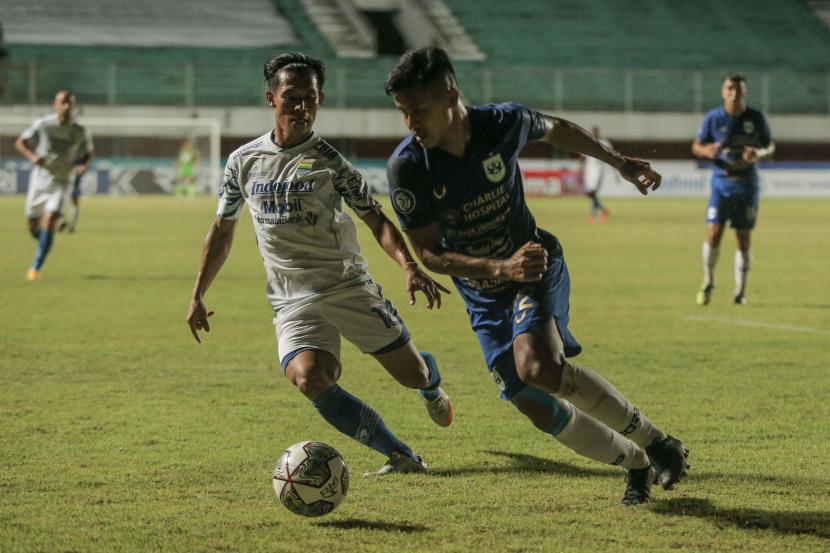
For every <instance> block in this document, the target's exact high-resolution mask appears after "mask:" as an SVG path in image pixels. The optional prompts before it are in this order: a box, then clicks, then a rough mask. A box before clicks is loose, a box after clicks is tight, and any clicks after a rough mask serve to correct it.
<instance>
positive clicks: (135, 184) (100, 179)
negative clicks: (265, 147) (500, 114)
mask: <svg viewBox="0 0 830 553" xmlns="http://www.w3.org/2000/svg"><path fill="white" fill-rule="evenodd" d="M519 164H520V166H521V168H522V177H523V181H524V186H525V193H526V194H527V195H528V196H562V195H574V194H582V191H583V183H582V170H581V164H580V163H579V162H578V161H562V160H538V159H526V160H521V161H520V162H519ZM355 165H356V166H357V167H358V168H359V169H360V170H361V172H363V174H364V175H365V177H366V180H367V181H368V182H369V185H370V187H371V188H372V190H373V191H374V192H375V193H377V194H385V193H387V192H388V191H389V184H388V182H387V180H386V170H385V168H384V166H383V162H363V163H361V162H357V163H355ZM653 165H654V168H655V169H656V170H657V171H659V172H660V174H662V175H663V185H662V186H661V187H660V190H659V191H658V192H657V194H655V197H690V198H699V197H705V196H708V194H709V180H710V176H711V170H710V168H709V166H708V165H707V164H703V163H695V162H692V161H656V162H654V164H653ZM30 169H31V167H30V165H29V164H28V163H24V162H22V161H7V162H5V163H4V164H3V166H2V167H0V194H3V195H8V194H25V193H26V190H27V188H28V181H29V172H30ZM760 175H761V195H762V196H764V197H780V198H827V197H830V162H809V163H807V162H805V163H786V162H783V163H776V162H772V163H763V164H761V166H760ZM174 179H175V172H174V170H173V168H172V167H170V165H169V163H168V164H164V163H159V164H158V166H155V165H153V164H148V163H146V162H144V163H142V164H140V165H138V164H130V163H123V162H119V163H113V162H109V161H107V160H96V161H95V162H94V163H93V167H92V168H91V169H90V170H89V171H88V172H87V174H86V175H85V176H84V178H83V180H82V183H81V187H82V191H83V193H84V194H109V195H114V196H118V195H132V194H169V193H171V192H172V190H173V186H174ZM198 188H199V190H200V191H201V192H202V193H213V191H215V190H218V188H219V183H209V182H207V179H206V178H205V174H203V175H202V176H201V178H200V181H199V186H198ZM600 194H601V195H603V196H607V197H624V196H637V195H639V192H637V190H636V189H635V188H634V186H633V185H631V184H629V183H628V182H625V181H623V180H622V179H620V178H619V177H618V176H617V175H616V172H615V171H613V170H612V169H611V168H610V167H608V168H607V170H606V171H605V172H604V173H603V176H602V187H601V189H600Z"/></svg>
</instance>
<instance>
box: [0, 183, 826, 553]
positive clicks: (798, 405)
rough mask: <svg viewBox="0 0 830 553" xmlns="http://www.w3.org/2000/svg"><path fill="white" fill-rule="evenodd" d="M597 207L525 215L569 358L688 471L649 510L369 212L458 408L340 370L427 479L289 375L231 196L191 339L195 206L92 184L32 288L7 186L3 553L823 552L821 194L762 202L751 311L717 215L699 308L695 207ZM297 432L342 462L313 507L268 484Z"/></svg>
mask: <svg viewBox="0 0 830 553" xmlns="http://www.w3.org/2000/svg"><path fill="white" fill-rule="evenodd" d="M609 203H610V208H611V209H612V212H613V216H612V218H611V220H610V221H609V222H608V223H607V224H604V225H590V226H589V225H588V224H586V216H587V201H585V200H583V199H579V198H574V199H556V200H544V201H543V200H534V201H533V202H532V208H533V209H534V212H535V214H536V218H537V221H539V223H540V225H541V226H543V227H545V228H548V229H549V230H551V231H553V232H554V233H556V234H557V235H558V236H559V237H560V238H561V239H562V242H563V243H564V245H565V253H566V257H567V259H568V262H569V265H570V269H571V275H572V279H573V291H572V292H573V293H572V302H571V318H572V323H571V330H572V331H573V332H574V334H575V335H576V336H577V338H579V339H580V341H581V342H582V344H583V346H584V348H585V351H584V353H583V355H582V356H581V357H580V358H579V361H580V363H582V364H584V365H586V366H589V367H592V368H594V369H596V370H598V371H600V372H601V373H603V374H604V375H606V376H607V377H608V378H609V379H610V380H611V381H612V382H613V383H615V385H616V386H617V387H618V388H620V389H621V390H622V391H623V392H624V393H625V394H626V395H628V397H629V398H630V399H632V400H633V401H634V402H635V403H637V405H638V406H639V407H640V408H641V409H642V410H643V411H644V412H645V413H647V414H648V415H649V416H650V417H651V418H652V419H653V420H654V421H656V422H657V423H658V424H659V425H660V426H662V427H663V428H664V429H665V430H667V431H669V432H671V433H673V434H675V435H677V436H679V437H681V438H682V439H683V440H684V441H686V442H687V444H688V445H689V446H690V448H691V463H692V465H693V469H692V473H691V474H690V477H689V478H688V480H687V481H685V482H683V483H682V485H681V486H679V488H678V489H677V490H676V491H674V492H663V491H662V490H657V491H656V492H655V494H654V498H653V501H652V502H651V503H649V504H648V505H646V506H642V507H639V508H623V507H621V506H620V505H619V499H620V497H621V494H622V492H623V489H624V481H623V478H624V473H623V471H622V470H620V469H617V468H615V467H607V466H603V465H598V464H595V463H592V462H590V461H587V460H583V459H582V458H580V457H578V456H576V455H574V454H572V453H571V452H569V451H568V450H566V449H565V448H563V447H562V446H560V445H559V444H558V443H556V442H555V441H554V440H553V439H551V438H550V437H548V436H546V435H544V434H542V433H540V432H538V431H536V430H535V429H533V428H532V427H531V425H530V424H529V422H527V421H526V420H525V419H524V418H523V417H521V416H520V415H519V414H518V413H517V412H515V411H514V409H513V408H512V407H511V405H510V404H509V403H506V402H502V401H499V400H498V391H497V388H496V386H495V385H494V384H493V383H492V382H491V380H490V378H489V376H488V375H487V373H486V370H485V368H484V366H483V362H482V360H481V356H480V353H479V350H478V346H477V343H476V340H475V338H474V335H473V334H472V332H471V331H470V330H469V327H468V325H467V321H466V315H465V313H464V310H463V308H462V306H461V303H460V301H459V299H458V297H457V296H456V295H453V296H451V297H449V298H447V299H446V301H445V306H444V308H443V309H442V310H441V311H440V312H429V311H427V310H426V309H424V307H423V302H421V303H420V304H419V305H417V306H415V307H409V306H408V305H407V304H406V301H405V298H404V293H403V290H402V282H403V281H402V278H401V276H400V273H399V271H398V270H397V269H396V267H395V266H394V265H393V264H392V262H391V261H389V260H388V259H386V258H385V257H384V256H383V254H382V252H381V250H380V248H379V247H378V246H377V245H376V244H374V242H373V241H371V238H370V237H369V236H368V234H367V233H366V232H365V229H361V233H362V239H363V244H364V252H365V253H366V255H367V257H368V258H369V260H370V269H371V272H372V274H373V276H374V277H375V279H376V280H378V281H380V282H381V283H383V285H384V287H385V291H386V293H387V295H388V297H390V298H391V299H392V300H393V301H395V303H396V304H397V306H398V309H399V311H400V313H401V314H402V316H403V317H404V319H405V320H406V322H407V326H408V327H409V329H410V330H411V331H412V333H413V336H414V338H415V340H416V343H417V344H418V345H419V347H420V348H421V349H429V350H431V351H432V352H433V353H435V355H436V357H438V359H439V362H440V363H441V366H442V367H443V373H444V379H445V389H446V390H447V391H448V392H449V393H450V395H451V396H452V398H453V401H454V405H455V408H456V420H455V423H454V424H453V425H452V426H451V427H450V428H446V429H443V428H438V427H436V426H434V425H433V424H432V423H431V422H430V420H429V419H428V417H427V416H426V413H425V412H424V411H423V407H422V405H421V404H420V400H419V399H418V397H417V394H415V393H414V392H411V391H409V390H406V389H404V388H401V387H399V386H397V385H396V384H394V382H393V381H392V379H391V378H390V377H389V376H388V375H386V374H385V373H384V372H383V371H382V369H380V367H379V366H377V365H376V364H375V362H374V361H373V360H371V359H370V358H368V357H363V356H361V355H360V354H359V353H358V352H357V350H355V349H354V348H353V347H352V346H351V345H348V344H347V345H346V346H345V348H344V351H343V355H342V359H343V364H344V374H343V378H342V381H341V383H342V384H343V386H344V387H345V388H347V389H348V390H350V391H351V392H353V393H354V394H356V395H358V396H360V397H362V398H363V399H366V400H367V401H369V402H370V403H371V404H372V405H373V406H374V407H375V408H376V409H377V410H378V411H379V412H380V413H381V414H382V415H383V417H384V419H385V421H386V422H387V424H389V425H390V426H391V428H392V429H393V430H394V431H395V432H396V433H397V434H398V435H399V436H401V437H402V438H403V439H404V440H406V441H407V442H408V443H409V444H410V445H412V446H413V448H414V449H415V450H416V451H418V452H419V453H420V454H421V455H423V457H424V458H425V459H426V461H427V463H428V464H429V465H430V468H431V474H429V475H417V476H399V477H391V478H388V479H372V478H362V477H361V475H362V473H363V472H364V471H366V470H370V469H376V468H378V467H379V466H380V465H381V464H382V463H383V461H384V459H383V458H382V457H381V456H380V455H379V454H377V453H375V452H373V451H371V450H369V449H367V448H365V447H363V446H361V445H359V444H358V443H356V442H354V441H351V440H349V439H347V438H345V437H344V436H343V435H340V434H339V433H337V432H336V431H335V430H333V429H332V428H330V427H329V426H328V425H327V424H326V423H325V422H324V421H323V420H322V419H321V418H320V417H319V416H318V415H317V414H316V413H315V412H314V411H313V409H312V407H311V406H310V404H309V403H308V402H307V401H306V400H305V399H304V398H303V397H302V396H301V394H299V393H298V392H297V391H296V390H294V389H293V387H292V386H291V385H290V384H289V383H288V382H287V381H286V380H285V379H284V377H283V376H282V373H281V371H280V369H279V366H278V363H277V360H276V354H275V347H274V333H273V326H272V325H271V318H270V308H269V306H268V305H267V303H266V301H265V298H264V279H263V269H262V264H261V260H260V258H259V255H258V253H257V252H256V248H255V244H254V240H253V233H252V231H251V228H250V225H251V223H250V218H249V216H248V215H245V216H244V218H243V221H242V222H241V223H240V226H239V231H238V233H237V239H236V243H235V246H234V251H233V253H232V254H231V258H230V259H229V261H228V263H227V264H226V266H225V267H224V269H223V271H222V272H221V273H220V275H219V277H218V278H217V280H216V282H215V283H214V286H213V287H212V289H211V290H210V292H209V294H208V296H207V300H208V301H207V303H208V306H209V307H210V308H211V309H214V310H215V311H216V315H215V316H214V317H213V318H212V325H213V331H212V332H211V333H210V334H209V335H208V336H207V337H206V340H205V341H204V343H203V344H202V345H201V346H200V345H198V344H196V343H195V342H194V340H193V338H192V337H191V336H190V332H189V330H188V329H187V327H186V325H185V323H184V316H185V310H186V308H187V305H188V301H189V294H190V290H191V288H192V285H193V277H194V274H195V271H196V268H197V264H198V260H199V254H200V250H201V244H202V239H203V237H204V234H205V232H206V230H207V228H208V226H209V225H210V222H211V220H212V211H213V208H214V201H213V200H212V199H198V200H196V201H194V202H189V203H187V202H183V203H176V202H174V201H173V200H172V199H169V198H161V197H145V198H98V197H91V198H84V206H83V213H82V216H81V220H80V225H79V230H78V232H77V233H76V234H74V235H70V236H64V235H59V236H58V238H57V240H56V242H55V247H54V248H53V250H52V254H51V257H50V258H49V260H48V262H47V264H46V266H45V271H44V277H45V278H44V280H43V281H41V282H37V283H33V284H29V283H26V282H25V279H24V274H25V271H26V268H27V266H28V265H29V263H30V262H31V258H32V255H33V252H34V247H35V243H34V241H33V240H32V239H31V238H29V236H28V234H27V232H26V230H25V224H24V219H23V216H22V210H23V198H22V197H5V198H0V235H1V236H3V237H4V239H5V242H4V243H3V246H2V248H1V249H0V382H2V386H0V551H2V552H4V553H10V552H16V551H43V552H69V551H77V552H88V551H89V552H92V551H94V552H116V551H117V552H122V551H135V552H146V551H181V552H196V551H239V552H253V551H327V552H328V551H332V552H341V551H345V552H352V551H354V552H376V551H377V552H379V551H383V552H386V551H390V552H392V551H394V552H400V551H425V552H426V551H429V552H445V551H459V552H461V551H480V552H482V551H487V552H491V551H493V552H504V551H515V552H518V551H540V552H541V551H545V552H548V551H586V552H588V551H590V552H594V551H746V552H757V551H771V552H781V551H787V552H788V553H791V552H797V551H810V552H814V551H828V550H830V494H828V490H830V474H828V472H829V471H830V432H829V431H828V427H830V423H829V422H828V421H830V407H828V398H830V373H828V370H830V292H829V291H828V290H830V289H829V288H828V285H827V282H828V272H830V263H828V257H827V256H828V251H830V224H828V221H830V218H828V212H830V202H828V201H826V200H824V201H815V200H812V201H796V200H765V201H763V202H762V206H761V217H760V222H759V228H758V230H757V231H756V233H755V234H754V235H753V237H754V240H755V248H754V252H755V258H754V263H755V264H754V268H753V270H752V273H751V276H750V284H749V294H748V298H749V304H748V305H746V306H742V307H740V306H737V307H736V306H734V305H732V304H731V298H732V296H731V293H732V255H733V250H734V246H733V243H734V241H733V239H732V234H731V232H730V234H729V235H728V238H729V239H728V240H726V241H725V242H724V247H723V248H722V250H723V251H722V254H721V262H720V265H719V267H718V277H719V281H718V284H719V286H718V288H717V289H716V290H715V294H714V297H713V302H712V305H710V306H708V307H706V308H701V307H698V306H696V305H695V303H694V295H695V292H696V291H697V288H698V285H699V283H700V268H699V265H700V262H699V258H700V245H701V241H702V238H703V234H704V223H703V220H702V217H703V212H704V206H705V204H704V203H703V200H668V199H660V198H651V197H649V198H645V199H631V200H609ZM442 281H443V282H445V283H448V279H447V278H442ZM304 439H317V440H321V441H324V442H327V443H329V444H331V445H333V446H335V447H336V448H337V449H338V450H340V452H341V453H342V454H343V455H344V457H345V458H346V460H347V462H348V463H349V466H350V468H351V473H352V488H351V490H350V493H349V496H348V497H347V499H346V501H345V502H344V503H343V505H341V507H340V508H338V510H337V511H335V512H334V513H332V514H331V515H329V516H327V517H324V518H322V519H316V520H314V519H303V518H301V517H297V516H295V515H292V514H291V513H289V512H288V511H287V510H285V509H284V508H283V507H282V506H281V505H280V504H279V503H278V501H277V500H276V498H275V496H274V493H273V490H272V488H271V471H272V468H273V464H274V462H275V460H276V458H277V457H278V456H279V454H280V453H281V451H282V449H283V448H284V447H285V446H287V445H290V444H292V443H294V442H297V441H300V440H304Z"/></svg>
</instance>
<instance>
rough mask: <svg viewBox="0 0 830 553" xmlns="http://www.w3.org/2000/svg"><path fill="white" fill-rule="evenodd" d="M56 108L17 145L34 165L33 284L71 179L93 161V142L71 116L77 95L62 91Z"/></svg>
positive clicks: (29, 210)
mask: <svg viewBox="0 0 830 553" xmlns="http://www.w3.org/2000/svg"><path fill="white" fill-rule="evenodd" d="M53 105H54V107H55V114H53V115H47V116H46V117H41V118H40V119H37V120H35V122H34V123H32V125H31V126H30V127H29V128H28V129H26V130H25V131H23V133H22V134H21V135H20V136H19V137H18V138H17V140H16V141H15V143H14V146H15V148H16V149H17V150H18V151H19V152H20V153H21V154H23V155H24V156H25V157H26V159H28V160H29V161H31V162H32V164H33V165H34V167H33V168H32V173H31V175H30V176H29V192H28V194H27V196H26V217H27V218H28V219H29V232H30V233H31V234H32V236H33V237H34V238H35V239H36V240H37V241H38V246H37V252H36V253H35V259H34V261H33V262H32V266H31V267H30V268H29V270H28V272H27V273H26V279H27V280H29V281H30V282H31V281H34V280H38V279H39V278H40V277H41V269H42V267H43V264H44V263H45V262H46V256H47V255H49V250H51V248H52V241H53V239H54V234H55V226H56V224H57V222H58V220H59V219H60V217H61V212H62V209H63V204H64V203H65V201H66V199H67V195H68V194H69V189H70V184H71V180H72V179H73V178H74V176H75V175H83V174H84V172H86V169H87V164H88V163H89V160H90V159H91V158H92V140H91V138H90V136H89V134H88V133H87V132H86V131H85V130H84V128H83V127H82V126H81V125H79V124H78V123H77V122H76V121H75V120H74V119H73V117H72V111H73V109H74V108H75V96H74V95H73V94H72V93H71V92H70V91H68V90H61V91H59V92H58V93H57V94H56V95H55V101H54V104H53Z"/></svg>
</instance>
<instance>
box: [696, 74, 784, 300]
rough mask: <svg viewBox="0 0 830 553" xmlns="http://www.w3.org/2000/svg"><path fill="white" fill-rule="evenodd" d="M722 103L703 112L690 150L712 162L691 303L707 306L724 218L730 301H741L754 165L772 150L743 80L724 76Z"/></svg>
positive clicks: (754, 204)
mask: <svg viewBox="0 0 830 553" xmlns="http://www.w3.org/2000/svg"><path fill="white" fill-rule="evenodd" d="M721 96H722V97H723V106H722V107H719V108H715V109H713V110H712V111H710V112H709V113H707V114H706V117H704V119H703V124H702V125H701V126H700V131H698V133H697V136H696V137H695V140H694V142H693V143H692V153H693V154H694V155H696V156H697V157H700V158H703V159H711V160H713V165H712V193H711V195H710V196H709V207H708V209H707V211H706V223H707V225H708V230H707V234H706V241H705V242H704V243H703V285H702V286H701V288H700V291H699V292H698V293H697V303H698V304H700V305H708V304H709V300H710V299H711V297H712V289H713V288H714V287H715V279H714V272H715V265H716V264H717V262H718V255H719V254H720V242H721V238H723V231H724V229H725V228H726V222H727V221H731V222H732V228H733V229H735V238H736V241H737V250H736V251H735V295H734V302H735V304H736V305H741V304H743V303H745V302H746V295H745V294H746V280H747V274H748V273H749V268H750V265H751V255H750V251H749V248H750V235H751V233H752V229H753V228H755V221H756V219H757V217H758V194H759V187H758V171H757V169H756V167H755V166H756V164H757V163H758V162H759V161H761V160H763V159H767V158H768V157H770V156H772V154H773V153H774V152H775V143H774V142H773V141H772V135H771V133H770V130H769V125H767V121H766V119H765V118H764V114H762V113H761V112H760V111H758V110H756V109H752V108H751V107H748V106H747V105H746V79H745V78H744V77H743V76H742V75H738V74H733V75H728V76H727V77H725V78H724V80H723V86H722V87H721Z"/></svg>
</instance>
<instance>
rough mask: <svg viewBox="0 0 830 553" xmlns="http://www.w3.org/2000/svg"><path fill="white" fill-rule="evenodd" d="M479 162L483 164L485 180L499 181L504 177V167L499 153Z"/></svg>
mask: <svg viewBox="0 0 830 553" xmlns="http://www.w3.org/2000/svg"><path fill="white" fill-rule="evenodd" d="M481 164H482V165H483V166H484V174H485V175H487V180H489V181H490V182H501V180H502V179H503V178H504V174H505V173H506V169H505V166H504V160H503V159H502V158H501V154H499V153H496V154H494V155H492V156H490V157H488V158H487V159H485V160H484V161H483V162H481Z"/></svg>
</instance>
